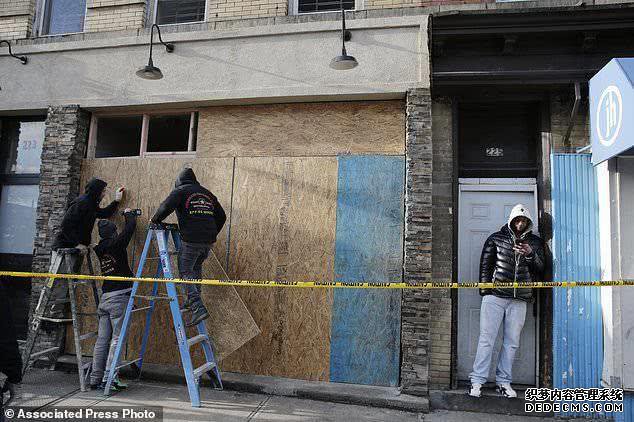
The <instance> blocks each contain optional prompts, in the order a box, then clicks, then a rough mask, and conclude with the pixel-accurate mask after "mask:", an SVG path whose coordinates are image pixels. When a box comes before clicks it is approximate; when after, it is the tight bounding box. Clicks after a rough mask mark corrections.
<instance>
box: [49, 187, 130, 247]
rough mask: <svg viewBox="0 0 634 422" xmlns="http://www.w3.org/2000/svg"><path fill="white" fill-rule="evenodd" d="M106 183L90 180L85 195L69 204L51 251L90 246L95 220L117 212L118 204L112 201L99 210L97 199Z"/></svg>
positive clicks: (108, 216)
mask: <svg viewBox="0 0 634 422" xmlns="http://www.w3.org/2000/svg"><path fill="white" fill-rule="evenodd" d="M106 186H107V183H106V182H104V181H103V180H100V179H96V178H93V179H90V181H89V182H88V183H87V184H86V193H84V194H83V195H80V196H78V197H77V199H75V200H74V201H73V202H71V204H70V206H69V207H68V210H66V214H64V219H63V220H62V226H61V227H60V230H59V232H58V233H57V236H56V237H55V241H54V242H53V250H57V249H59V248H73V247H75V246H77V245H79V244H82V245H85V246H88V245H90V238H91V235H92V228H93V226H94V225H95V220H96V219H97V218H110V217H111V216H112V215H113V214H114V213H115V211H117V206H118V205H119V203H118V202H116V201H112V202H111V203H110V205H108V206H107V207H106V208H99V197H100V196H101V192H103V190H104V189H105V188H106Z"/></svg>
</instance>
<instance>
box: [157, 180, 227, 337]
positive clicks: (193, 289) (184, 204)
mask: <svg viewBox="0 0 634 422" xmlns="http://www.w3.org/2000/svg"><path fill="white" fill-rule="evenodd" d="M173 211H176V216H177V217H178V225H179V228H180V234H181V238H182V245H181V248H180V251H179V253H178V272H179V273H180V277H181V278H183V279H200V278H202V265H203V262H204V261H205V259H207V257H208V256H209V250H210V249H211V246H212V245H213V243H214V242H215V241H216V236H217V235H218V233H219V232H220V230H222V227H223V226H224V224H225V221H226V219H227V216H226V215H225V211H224V210H223V209H222V206H221V205H220V203H219V202H218V199H217V198H216V197H215V196H214V195H213V194H212V193H211V192H210V191H208V190H207V189H205V188H204V187H202V186H201V185H200V183H198V181H197V180H196V175H195V174H194V171H193V170H192V169H190V168H186V169H184V170H183V171H182V172H181V173H180V174H179V175H178V178H177V179H176V184H175V187H174V190H173V191H172V192H171V193H170V194H169V196H168V197H167V199H165V201H163V203H162V204H161V205H160V206H159V208H158V210H157V211H156V213H155V214H154V217H152V220H151V221H152V222H153V223H155V224H158V223H161V222H162V221H163V220H164V219H165V218H167V216H169V215H170V214H171V213H172V212H173ZM185 290H186V292H187V299H186V300H185V304H184V306H183V309H189V310H191V312H192V314H191V320H190V321H189V322H188V323H187V326H188V327H189V326H193V325H196V324H198V323H199V322H201V321H203V320H204V319H206V318H208V317H209V313H208V312H207V308H205V305H204V304H203V302H202V299H201V298H200V285H199V284H198V285H194V284H186V285H185Z"/></svg>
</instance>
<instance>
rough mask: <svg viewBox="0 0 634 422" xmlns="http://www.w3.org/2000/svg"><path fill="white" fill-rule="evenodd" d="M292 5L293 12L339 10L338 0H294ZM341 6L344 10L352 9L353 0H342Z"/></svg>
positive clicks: (353, 6)
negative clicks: (294, 8)
mask: <svg viewBox="0 0 634 422" xmlns="http://www.w3.org/2000/svg"><path fill="white" fill-rule="evenodd" d="M293 6H294V7H296V10H294V12H295V14H298V13H315V12H332V11H336V10H341V2H340V1H339V0H295V4H294V5H293ZM343 8H344V10H354V9H355V0H343Z"/></svg>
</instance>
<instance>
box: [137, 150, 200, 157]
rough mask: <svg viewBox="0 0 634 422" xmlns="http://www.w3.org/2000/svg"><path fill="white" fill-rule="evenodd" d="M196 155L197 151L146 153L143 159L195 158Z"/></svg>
mask: <svg viewBox="0 0 634 422" xmlns="http://www.w3.org/2000/svg"><path fill="white" fill-rule="evenodd" d="M195 155H196V151H174V152H145V153H143V157H144V158H145V157H150V158H151V157H174V156H179V157H183V156H185V157H187V156H191V157H194V156H195Z"/></svg>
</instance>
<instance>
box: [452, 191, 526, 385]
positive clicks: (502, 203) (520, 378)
mask: <svg viewBox="0 0 634 422" xmlns="http://www.w3.org/2000/svg"><path fill="white" fill-rule="evenodd" d="M474 189H479V190H474ZM482 189H489V190H482ZM496 189H506V190H505V191H499V190H496ZM509 189H513V191H509ZM534 192H535V187H534V185H524V186H517V185H516V186H512V185H509V186H504V187H499V186H498V187H497V188H496V187H494V186H492V187H490V188H489V187H486V186H485V185H474V186H466V185H461V187H460V199H459V208H460V210H459V226H458V281H459V282H474V281H479V275H480V274H479V273H480V271H479V269H480V255H481V253H482V247H483V246H484V242H485V241H486V239H487V238H488V237H489V235H491V234H492V233H494V232H496V231H498V230H500V228H501V227H502V226H503V225H504V224H506V222H507V219H508V216H509V214H510V213H511V209H512V208H513V206H515V205H516V204H518V203H522V204H525V205H526V206H528V208H529V210H530V212H531V216H533V220H534V221H533V224H534V225H535V226H536V225H537V213H536V210H535V202H536V201H535V193H534ZM533 231H534V233H535V234H537V228H536V227H534V228H533ZM481 301H482V297H481V296H480V294H479V293H478V290H477V289H459V290H458V379H459V380H468V379H469V373H470V372H471V370H472V367H473V361H474V359H475V355H476V350H477V347H478V337H479V333H480V303H481ZM535 333H536V318H535V316H534V315H533V304H529V306H528V307H527V309H526V322H525V324H524V329H523V331H522V336H521V339H520V348H519V350H518V352H517V354H516V356H515V362H514V364H513V382H514V383H518V384H528V385H535V381H536V378H535V363H536V335H535ZM501 340H502V327H500V333H499V334H498V339H497V341H496V344H495V351H494V354H493V360H492V363H491V371H490V373H489V381H492V382H493V381H495V368H496V364H497V357H498V355H499V351H500V348H501V345H502V344H501Z"/></svg>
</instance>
